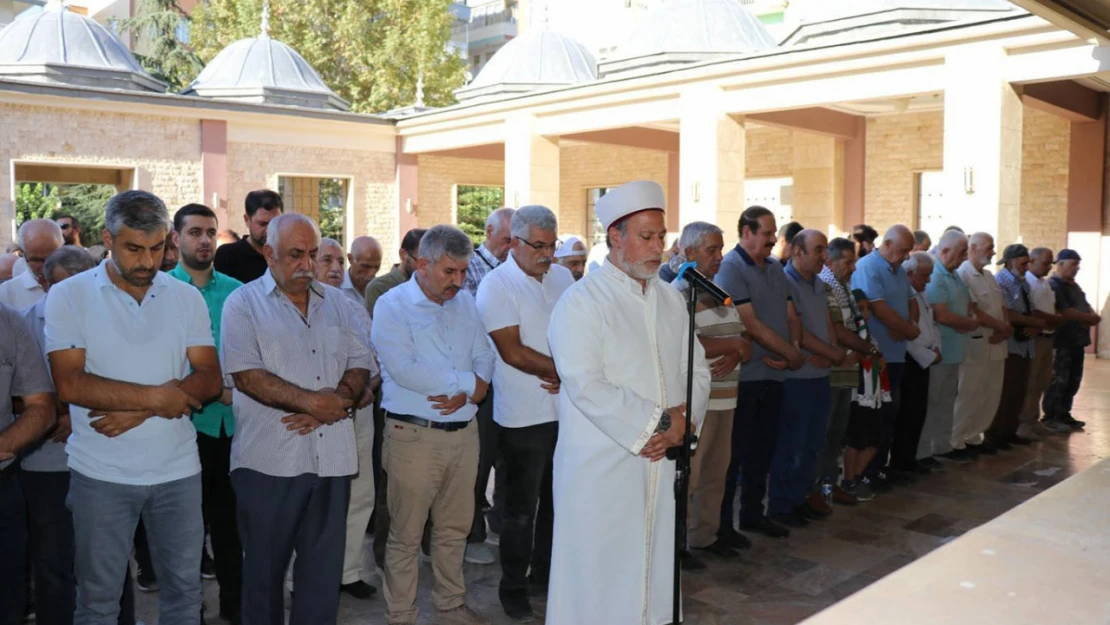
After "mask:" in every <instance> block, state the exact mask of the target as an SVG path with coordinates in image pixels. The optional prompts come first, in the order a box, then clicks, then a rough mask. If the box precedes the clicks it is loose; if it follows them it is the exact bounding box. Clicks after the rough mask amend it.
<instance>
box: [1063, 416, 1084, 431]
mask: <svg viewBox="0 0 1110 625" xmlns="http://www.w3.org/2000/svg"><path fill="white" fill-rule="evenodd" d="M1059 421H1060V423H1063V424H1064V425H1066V426H1068V427H1070V428H1071V429H1073V430H1082V429H1083V428H1084V427H1085V426H1086V425H1087V422H1086V421H1080V420H1079V419H1076V418H1075V417H1073V416H1071V415H1070V414H1066V415H1064V416H1062V417H1060V419H1059Z"/></svg>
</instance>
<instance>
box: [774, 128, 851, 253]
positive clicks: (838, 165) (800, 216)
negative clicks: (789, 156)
mask: <svg viewBox="0 0 1110 625" xmlns="http://www.w3.org/2000/svg"><path fill="white" fill-rule="evenodd" d="M793 139H794V203H793V210H794V220H795V221H797V222H798V223H800V224H802V225H803V226H805V227H806V228H813V229H816V230H821V231H822V232H832V231H833V229H834V228H835V229H837V230H840V231H843V230H844V229H845V228H844V227H842V226H841V225H840V222H842V221H843V217H842V215H843V213H844V144H843V141H841V140H838V139H837V138H835V137H829V136H825V135H818V134H812V133H807V132H795V133H794V134H793ZM778 225H779V226H781V225H782V224H778ZM847 229H848V230H849V231H850V229H851V225H849V226H847Z"/></svg>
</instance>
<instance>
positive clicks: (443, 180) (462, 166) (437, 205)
mask: <svg viewBox="0 0 1110 625" xmlns="http://www.w3.org/2000/svg"><path fill="white" fill-rule="evenodd" d="M417 167H418V169H417V182H416V184H417V197H418V199H419V204H418V206H417V212H416V219H417V222H418V223H419V224H420V227H421V228H431V227H432V226H435V225H438V224H454V223H455V187H456V186H457V185H477V186H491V187H504V186H505V163H504V162H502V161H494V160H488V159H482V158H457V157H453V156H425V155H421V156H420V158H419V159H418V161H417Z"/></svg>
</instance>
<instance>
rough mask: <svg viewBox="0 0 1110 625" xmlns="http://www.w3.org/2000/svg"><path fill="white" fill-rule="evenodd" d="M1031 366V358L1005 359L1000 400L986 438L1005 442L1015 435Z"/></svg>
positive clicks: (1008, 357)
mask: <svg viewBox="0 0 1110 625" xmlns="http://www.w3.org/2000/svg"><path fill="white" fill-rule="evenodd" d="M1032 366H1033V359H1032V358H1025V357H1023V356H1015V355H1014V354H1010V355H1009V356H1007V357H1006V373H1005V377H1003V378H1002V398H1001V399H1000V400H999V402H998V410H997V411H996V412H995V413H994V421H992V422H991V426H990V428H989V429H988V430H987V432H986V436H987V438H989V439H992V440H1003V441H1004V440H1007V439H1009V438H1013V437H1014V436H1015V435H1016V434H1017V430H1018V423H1019V419H1020V417H1021V411H1022V409H1023V408H1024V407H1025V391H1026V388H1027V387H1028V386H1029V370H1030V368H1031V367H1032Z"/></svg>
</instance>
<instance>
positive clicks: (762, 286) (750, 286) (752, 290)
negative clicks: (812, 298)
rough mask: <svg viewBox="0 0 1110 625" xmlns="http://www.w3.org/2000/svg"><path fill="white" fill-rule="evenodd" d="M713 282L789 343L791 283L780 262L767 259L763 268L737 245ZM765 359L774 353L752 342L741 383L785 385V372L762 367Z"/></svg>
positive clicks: (722, 262) (738, 304)
mask: <svg viewBox="0 0 1110 625" xmlns="http://www.w3.org/2000/svg"><path fill="white" fill-rule="evenodd" d="M714 282H716V283H717V286H719V287H721V288H722V289H724V290H725V291H727V292H728V294H729V295H731V296H732V301H733V303H734V304H736V305H737V306H740V305H741V304H748V303H750V304H751V305H752V307H753V308H754V309H755V316H756V319H759V321H760V322H762V323H763V325H765V326H767V327H769V328H771V329H772V330H774V331H775V332H776V333H777V334H778V335H779V336H781V337H782V339H783V340H784V341H786V342H790V325H789V323H788V322H787V320H786V303H787V302H789V301H791V299H792V297H791V293H790V283H789V282H788V281H787V280H786V274H784V273H783V270H782V264H781V263H779V261H778V260H776V259H775V258H772V257H770V256H768V257H767V260H766V261H764V265H763V267H760V266H759V265H757V264H756V263H755V261H754V260H752V257H751V256H748V253H747V252H745V251H744V250H743V248H741V247H740V246H739V245H737V246H736V247H735V248H733V249H732V251H730V252H729V253H728V254H725V258H724V260H723V261H721V269H720V270H719V271H718V272H717V276H716V277H715V278H714ZM764 356H773V354H772V353H771V352H769V351H767V350H766V349H764V348H763V346H761V345H760V344H759V343H757V342H754V341H753V344H752V359H751V361H750V362H747V363H744V366H743V367H741V368H740V381H741V382H763V381H771V382H782V381H783V380H785V379H786V372H785V371H779V370H777V369H772V368H770V367H768V366H767V365H765V364H763V357H764ZM776 357H777V356H776Z"/></svg>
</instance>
